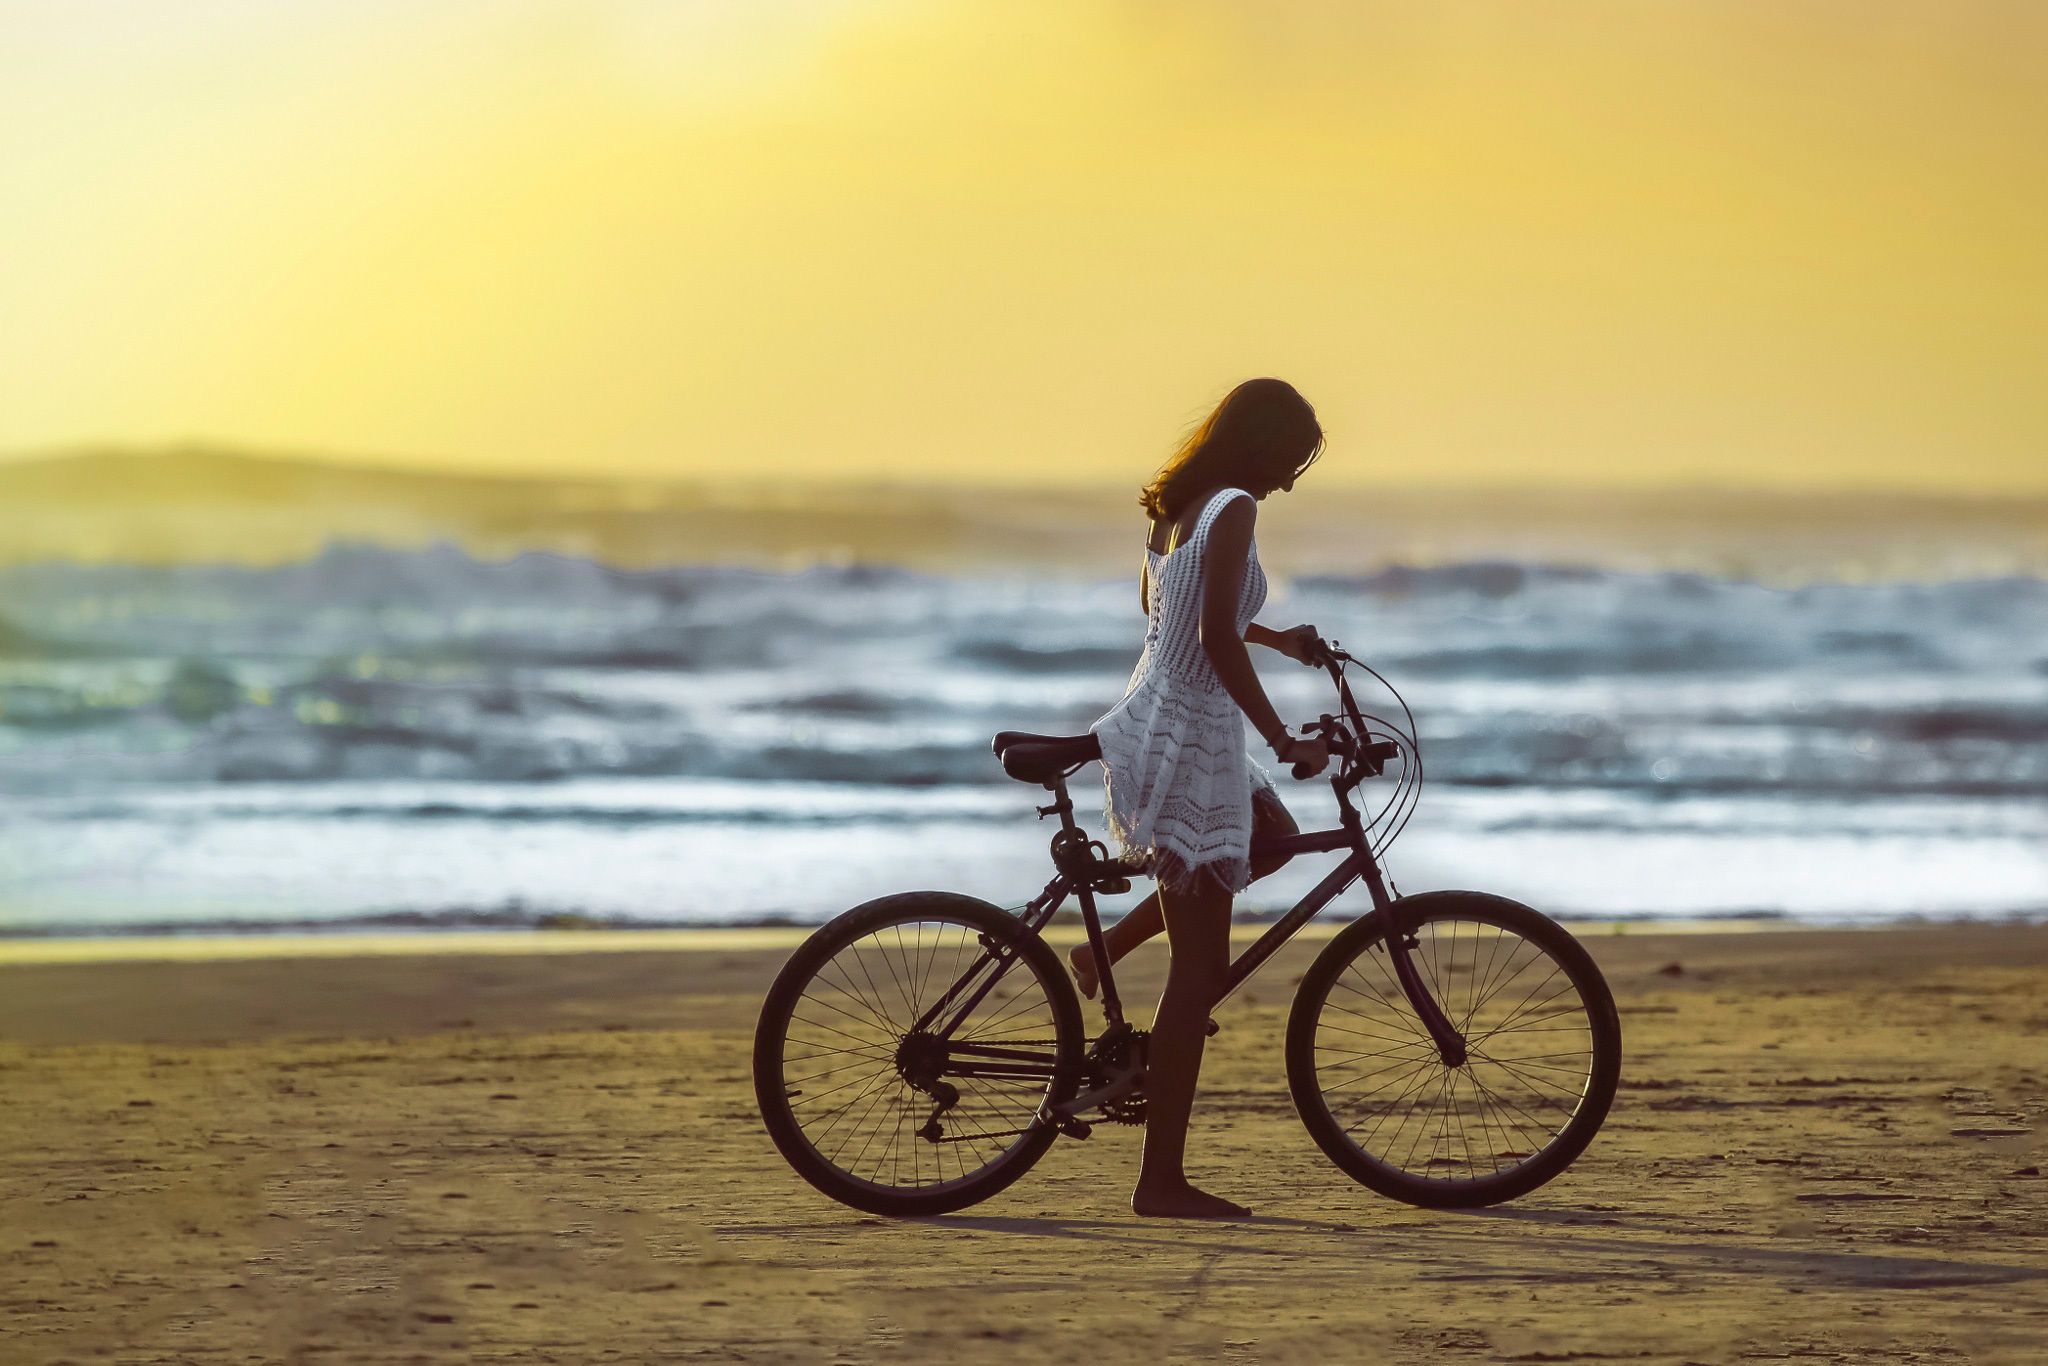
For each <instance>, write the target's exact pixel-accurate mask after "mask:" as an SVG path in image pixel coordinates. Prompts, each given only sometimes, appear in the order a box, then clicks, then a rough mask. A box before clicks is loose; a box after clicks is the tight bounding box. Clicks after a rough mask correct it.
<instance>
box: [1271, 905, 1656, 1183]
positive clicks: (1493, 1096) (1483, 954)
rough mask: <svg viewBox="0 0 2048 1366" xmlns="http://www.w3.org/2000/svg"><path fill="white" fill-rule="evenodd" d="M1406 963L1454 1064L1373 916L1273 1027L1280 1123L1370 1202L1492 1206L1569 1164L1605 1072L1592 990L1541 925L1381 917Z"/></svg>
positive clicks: (1573, 958) (1600, 998)
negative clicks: (1295, 1115) (1405, 930)
mask: <svg viewBox="0 0 2048 1366" xmlns="http://www.w3.org/2000/svg"><path fill="white" fill-rule="evenodd" d="M1397 904H1398V905H1399V906H1400V907H1401V908H1402V916H1403V920H1404V921H1405V923H1407V924H1408V925H1410V926H1412V928H1413V932H1414V935H1415V941H1416V944H1415V947H1414V948H1411V949H1410V950H1409V951H1408V953H1409V957H1410V959H1411V961H1412V962H1413V963H1414V965H1415V969H1416V971H1417V973H1418V974H1419V975H1420V976H1421V979H1422V982H1423V984H1424V985H1425V986H1426V987H1427V988H1428V990H1429V992H1430V994H1431V996H1433V997H1434V998H1435V1000H1436V1002H1437V1004H1438V1006H1439V1007H1441V1008H1442V1010H1443V1012H1444V1014H1445V1015H1446V1017H1447V1018H1448V1019H1449V1020H1450V1022H1451V1024H1452V1026H1453V1027H1454V1028H1456V1029H1457V1031H1458V1032H1459V1033H1460V1034H1461V1035H1463V1036H1464V1039H1465V1045H1466V1048H1467V1051H1468V1052H1467V1057H1466V1058H1465V1060H1464V1062H1463V1063H1462V1064H1461V1065H1459V1066H1457V1067H1450V1066H1447V1065H1446V1064H1445V1063H1444V1061H1443V1058H1442V1057H1441V1056H1440V1055H1439V1054H1438V1052H1437V1048H1436V1045H1435V1043H1434V1042H1433V1041H1432V1040H1431V1038H1430V1035H1429V1031H1428V1030H1427V1029H1426V1028H1425V1027H1424V1026H1423V1023H1422V1019H1421V1017H1420V1016H1418V1015H1417V1014H1416V1013H1415V1008H1414V1007H1413V1005H1411V1004H1410V1002H1409V1000H1408V997H1407V994H1406V993H1405V992H1404V991H1402V989H1401V985H1400V982H1399V981H1398V980H1397V978H1396V976H1395V972H1394V965H1393V963H1392V962H1391V961H1390V960H1389V958H1388V953H1387V946H1386V942H1385V940H1386V929H1387V927H1386V917H1385V916H1384V915H1383V914H1382V913H1379V912H1375V913H1373V914H1372V915H1369V916H1366V917H1365V918H1363V919H1361V920H1359V921H1358V922H1357V923H1355V924H1353V925H1351V926H1349V927H1348V928H1346V929H1345V930H1344V932H1343V933H1341V934H1339V935H1338V936H1337V937H1336V938H1335V939H1332V940H1331V941H1330V943H1329V946H1328V947H1327V948H1325V949H1324V950H1323V952H1322V954H1321V955H1320V956H1319V957H1318V958H1317V959H1316V961H1315V963H1314V965H1313V966H1312V967H1311V968H1310V969H1309V971H1308V973H1307V974H1306V975H1305V976H1304V977H1303V978H1302V982H1301V989H1300V992H1299V994H1298V995H1296V997H1295V999H1294V1009H1293V1013H1292V1015H1291V1016H1290V1018H1289V1020H1288V1026H1287V1079H1288V1085H1289V1087H1290V1089H1291V1090H1292V1091H1293V1093H1294V1105H1295V1109H1296V1110H1297V1111H1298V1112H1299V1113H1300V1115H1301V1119H1302V1123H1303V1124H1305V1125H1306V1126H1307V1127H1308V1131H1309V1133H1310V1134H1311V1135H1312V1136H1313V1137H1314V1138H1315V1140H1316V1144H1317V1146H1319V1147H1320V1148H1321V1149H1322V1150H1323V1152H1324V1153H1325V1155H1327V1156H1328V1157H1329V1158H1330V1160H1331V1161H1332V1162H1335V1163H1336V1164H1337V1166H1338V1167H1340V1168H1342V1169H1343V1170H1344V1171H1345V1172H1346V1173H1347V1174H1349V1175H1350V1176H1352V1177H1353V1178H1354V1179H1356V1180H1357V1181H1359V1182H1361V1183H1362V1184H1364V1185H1366V1186H1369V1187H1371V1188H1372V1189H1373V1190H1376V1191H1378V1192H1379V1193H1380V1194H1382V1195H1386V1196H1391V1197H1392V1198H1394V1199H1396V1200H1404V1201H1406V1202H1408V1203H1409V1204H1412V1205H1423V1206H1428V1207H1432V1208H1456V1207H1471V1206H1477V1205H1493V1204H1498V1203H1500V1202H1501V1201H1503V1200H1512V1199H1514V1198H1515V1197H1516V1196H1519V1195H1525V1194H1527V1193H1528V1192H1530V1191H1532V1190H1534V1189H1536V1188H1537V1187H1538V1186H1540V1185H1542V1184H1543V1183H1544V1182H1546V1181H1549V1180H1551V1179H1552V1178H1553V1177H1555V1176H1557V1175H1558V1173H1560V1172H1562V1171H1563V1170H1564V1169H1565V1168H1566V1167H1568V1166H1570V1165H1571V1163H1572V1161H1573V1160H1574V1159H1575V1158H1577V1157H1578V1155H1579V1154H1580V1153H1582V1152H1584V1151H1585V1148H1586V1145H1587V1144H1588V1143H1590V1142H1591V1141H1592V1139H1593V1135H1594V1134H1595V1133H1596V1132H1598V1130H1599V1128H1600V1124H1601V1122H1602V1121H1603V1120H1604V1119H1605V1118H1606V1117H1607V1109H1608V1107H1609V1106H1610V1105H1611V1104H1612V1103H1613V1101H1614V1089H1615V1084H1616V1080H1617V1078H1618V1077H1619V1075H1620V1071H1621V1023H1620V1020H1619V1018H1618V1017H1617V1015H1616V1014H1615V1009H1614V997H1613V995H1612V994H1611V993H1610V992H1609V991H1608V989H1607V982H1606V980H1605V979H1604V978H1603V977H1602V976H1601V975H1600V969H1599V968H1598V967H1596V966H1595V965H1594V963H1593V960H1592V958H1591V957H1590V956H1589V955H1588V954H1587V953H1586V951H1585V949H1584V948H1582V947H1581V946H1580V945H1579V943H1578V941H1577V940H1575V939H1573V938H1572V937H1571V935H1570V934H1568V933H1566V932H1565V930H1564V928H1563V927H1562V926H1560V925H1559V924H1557V922H1556V921H1554V920H1551V919H1550V918H1549V917H1547V916H1544V915H1542V914H1541V913H1539V912H1537V911H1534V910H1532V909H1530V908H1529V907H1527V906H1524V905H1522V904H1521V903H1519V902H1515V901H1509V900H1508V899H1506V898H1505V897H1497V896H1489V895H1486V894H1485V893H1482V892H1427V893H1424V894H1422V895H1420V896H1413V897H1406V898H1403V899H1402V900H1401V901H1400V902H1399V903H1397Z"/></svg>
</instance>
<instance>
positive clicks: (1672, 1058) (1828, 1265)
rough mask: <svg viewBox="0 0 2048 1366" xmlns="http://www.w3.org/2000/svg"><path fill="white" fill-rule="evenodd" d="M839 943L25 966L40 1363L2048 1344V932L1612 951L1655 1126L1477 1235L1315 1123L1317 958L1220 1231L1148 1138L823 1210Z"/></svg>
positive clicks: (1231, 1138) (1, 1301)
mask: <svg viewBox="0 0 2048 1366" xmlns="http://www.w3.org/2000/svg"><path fill="white" fill-rule="evenodd" d="M797 937H798V936H797V935H796V934H794V933H793V932H789V933H776V932H761V933H754V934H750V935H737V936H735V935H727V936H720V935H717V934H704V935H691V934H687V933H685V934H679V935H667V936H660V937H650V938H646V939H640V938H636V937H634V936H630V935H595V936H587V937H571V936H560V937H557V936H548V935H522V936H500V937H494V938H492V939H471V940H464V939H460V938H454V937H442V938H439V939H433V940H426V939H414V940H402V939H398V940H390V939H388V940H383V941H368V940H364V941H354V942H351V941H348V940H339V939H329V940H325V941H288V940H269V941H265V940H248V941H197V940H188V941H181V942H178V943H176V944H174V945H172V946H171V948H172V950H173V951H172V952H169V953H166V952H162V951H161V946H160V945H150V944H147V943H139V942H137V941H98V942H97V943H95V944H92V945H87V946H85V947H83V948H80V947H77V946H67V945H62V944H51V943H36V942H33V941H26V942H19V943H16V944H13V945H9V946H6V947H5V948H4V949H0V964H4V965H0V1094H4V1096H5V1098H6V1104H5V1106H4V1107H0V1126H4V1143H0V1205H4V1209H5V1217H4V1221H0V1273H4V1285H0V1359H4V1360H5V1361H8V1362H56V1361H78V1362H84V1361H98V1360H118V1361H123V1362H159V1361H162V1362H170V1361H177V1362H188V1361H189V1362H226V1361H236V1362H243V1361H286V1362H300V1361H305V1362H385V1361H486V1362H499V1361H519V1362H527V1361H533V1362H547V1361H554V1362H576V1361H603V1360H619V1361H694V1360H820V1361H870V1360H873V1361H882V1360H909V1361H949V1360H967V1359H976V1360H979V1359H1008V1360H1061V1361H1065V1360H1076V1361H1078V1360H1085V1359H1111V1360H1115V1359H1130V1358H1135V1357H1139V1356H1143V1357H1146V1358H1155V1357H1164V1358H1166V1359H1174V1360H1179V1359H1187V1360H1224V1361H1267V1360H1280V1361H1347V1360H1353V1361H1355V1360H1396V1361H1416V1362H1427V1361H1463V1360H1471V1361H1532V1362H1533V1361H1562V1360H1601V1359H1611V1360H1626V1361H1642V1362H1673V1363H1676V1362H1722V1361H1741V1360H1787V1359H1797V1360H1808V1359H1814V1360H1823V1361H1829V1360H1832V1361H1858V1362H1860V1361H1901V1362H1903V1361H2014V1362H2019V1361H2039V1360H2042V1359H2044V1357H2048V1177H2043V1176H2042V1175H2041V1171H2042V1167H2043V1161H2044V1159H2048V927H2020V926H1986V927H1975V928H1911V929H1896V930H1887V931H1827V932H1824V931H1787V930H1777V931H1766V932H1757V933H1740V934H1713V935H1708V934H1691V935H1674V934H1659V935H1651V934H1639V933H1629V934H1626V935H1617V934H1611V933H1600V934H1597V935H1590V936H1589V943H1590V945H1591V947H1592V948H1593V949H1594V950H1595V952H1596V956H1597V957H1598V958H1599V960H1600V962H1601V963H1602V965H1603V967H1604V969H1605V970H1606V972H1607V973H1608V975H1609V978H1610V980H1611V982H1612V984H1613V986H1614V988H1615V994H1616V996H1617V998H1618V1000H1619V1001H1620V1004H1621V1010H1622V1019H1623V1027H1624V1031H1625V1059H1624V1065H1623V1079H1622V1088H1621V1092H1620V1096H1619V1098H1618V1100H1617V1102H1616V1104H1615V1108H1614V1111H1613V1114H1612V1116H1611V1118H1610V1119H1609V1121H1608V1123H1607V1126H1606V1128H1605V1130H1604V1131H1603V1132H1602V1134H1601V1136H1600V1137H1599V1138H1598V1139H1597V1140H1596V1142H1595V1143H1594V1145H1593V1147H1592V1149H1591V1150H1590V1151H1589V1152H1588V1153H1587V1154H1586V1155H1585V1157H1584V1158H1582V1159H1581V1160H1580V1162H1579V1163H1578V1165H1577V1166H1576V1167H1575V1168H1574V1169H1573V1170H1571V1171H1570V1172H1568V1173H1567V1174H1566V1175H1565V1176H1564V1177H1562V1178H1561V1179H1559V1180H1558V1181H1556V1182H1554V1183H1552V1184H1551V1185H1550V1186H1548V1187H1546V1188H1545V1189H1543V1190H1541V1191H1538V1192H1537V1193H1535V1194H1534V1195H1532V1196H1530V1197H1527V1198H1525V1199H1524V1200H1522V1201H1520V1202H1519V1203H1516V1204H1514V1205H1511V1206H1508V1207H1504V1208H1501V1209H1496V1210H1492V1211H1486V1212H1480V1213H1471V1214H1447V1213H1435V1212H1429V1211H1423V1210H1417V1209H1412V1208H1408V1207H1406V1206H1402V1205H1398V1204H1392V1203H1389V1202H1387V1201H1385V1200H1383V1199H1380V1198H1378V1197H1375V1196H1373V1195H1372V1194H1371V1193H1370V1192H1368V1191H1366V1190H1364V1189H1363V1188H1361V1187H1358V1186H1356V1185H1354V1184H1352V1183H1350V1182H1349V1181H1347V1180H1346V1179H1345V1178H1344V1177H1342V1176H1341V1175H1340V1174H1339V1173H1338V1172H1337V1171H1336V1170H1335V1169H1333V1168H1332V1167H1330V1166H1329V1165H1328V1164H1327V1163H1326V1162H1325V1161H1324V1160H1323V1159H1322V1158H1321V1156H1320V1155H1319V1154H1318V1153H1317V1151H1316V1150H1315V1148H1314V1147H1313V1145H1312V1144H1311V1142H1310V1141H1309V1139H1308V1137H1307V1135H1306V1134H1305V1133H1304V1131H1303V1130H1302V1128H1301V1126H1300V1124H1299V1123H1298V1121H1297V1120H1296V1119H1295V1117H1294V1114H1293V1111H1292V1109H1291V1106H1290V1104H1289V1101H1288V1098H1287V1094H1286V1087H1285V1080H1284V1076H1283V1072H1282V1066H1281V1047H1280V1042H1281V1032H1282V1027H1283V1022H1284V1019H1285V1012H1286V1006H1287V1002H1288V999H1289V996H1290V993H1291V983H1292V981H1293V979H1294V978H1295V977H1296V976H1297V975H1298V974H1299V973H1300V972H1301V971H1302V969H1303V967H1304V966H1305V965H1306V963H1307V961H1308V958H1309V956H1310V955H1311V954H1312V953H1313V952H1314V951H1315V949H1316V948H1317V947H1318V945H1316V944H1315V943H1312V942H1308V943H1300V944H1297V945H1295V946H1293V947H1291V948H1290V949H1289V950H1288V951H1287V953H1286V954H1285V955H1284V956H1283V957H1282V958H1280V959H1278V960H1276V961H1275V962H1274V963H1273V964H1271V965H1269V966H1268V968H1267V969H1266V970H1265V971H1264V972H1263V973H1262V974H1261V976H1260V977H1259V978H1257V979H1255V980H1254V982H1253V983H1252V985H1251V987H1250V989H1249V992H1248V994H1247V995H1245V996H1243V997H1240V998H1239V999H1237V1000H1235V1001H1233V1002H1232V1003H1231V1004H1230V1005H1229V1007H1228V1008H1227V1009H1226V1010H1225V1012H1224V1013H1223V1014H1222V1016H1221V1023H1222V1026H1223V1030H1222V1033H1221V1035H1220V1036H1219V1038H1218V1039H1217V1040H1216V1041H1215V1042H1214V1044H1213V1045H1212V1049H1213V1051H1212V1053H1211V1055H1210V1061H1209V1064H1208V1067H1207V1070H1206V1072H1205V1076H1204V1089H1203V1095H1202V1099H1201V1100H1200V1102H1199V1105H1198V1110H1197V1118H1196V1132H1195V1140H1194V1149H1193V1154H1194V1155H1193V1161H1192V1163H1191V1166H1192V1167H1193V1169H1194V1170H1195V1171H1196V1173H1197V1174H1198V1179H1206V1181H1207V1182H1208V1184H1210V1185H1211V1186H1212V1187H1213V1188H1214V1189H1216V1190H1217V1191H1219V1192H1220V1193H1223V1194H1226V1195H1229V1196H1232V1197H1234V1198H1238V1199H1241V1200H1244V1201H1246V1202H1248V1203H1249V1204H1251V1205H1252V1206H1253V1207H1254V1209H1255V1211H1256V1216H1257V1217H1256V1218H1255V1219H1254V1220H1253V1221H1251V1222H1248V1223H1234V1224H1222V1225H1188V1224H1165V1223H1157V1222H1149V1221H1144V1220H1139V1219H1136V1218H1134V1217H1132V1216H1131V1215H1130V1213H1129V1212H1128V1208H1127V1205H1126V1203H1125V1201H1126V1198H1127V1196H1128V1193H1129V1188H1130V1184H1131V1180H1132V1176H1133V1173H1134V1171H1135V1164H1136V1158H1137V1152H1138V1134H1137V1132H1136V1131H1134V1130H1127V1129H1098V1130H1097V1131H1096V1134H1095V1136H1094V1137H1093V1138H1091V1139H1089V1140H1088V1141H1087V1142H1085V1143H1080V1142H1072V1141H1063V1142H1061V1143H1060V1144H1059V1145H1057V1146H1056V1147H1055V1148H1054V1149H1053V1151H1052V1152H1051V1154H1050V1155H1049V1156H1048V1157H1047V1158H1046V1159H1045V1161H1044V1162H1043V1163H1041V1164H1040V1165H1039V1167H1038V1168H1037V1169H1036V1170H1035V1171H1033V1172H1032V1173H1031V1174H1030V1175H1029V1176H1028V1177H1026V1178H1025V1179H1024V1180H1023V1181H1022V1182H1021V1183H1019V1184H1018V1185H1017V1186H1015V1187H1013V1188H1012V1189H1011V1190H1010V1191H1008V1192H1006V1193H1005V1194H1003V1195H1001V1196H999V1197H997V1198H996V1199H994V1200H992V1201H990V1202H988V1203H987V1204H984V1205H982V1206H979V1207H977V1208H975V1209H974V1210H972V1211H969V1212H967V1213H964V1214H960V1215H955V1216H950V1217H945V1218H938V1219H930V1220H922V1221H911V1222H902V1223H896V1222H888V1221H883V1220H879V1219H875V1218H871V1217H868V1216H864V1215H861V1214H859V1213H856V1212H855V1211H852V1210H848V1209H843V1208H840V1207H838V1206H836V1205H834V1204H832V1203H830V1202H828V1201H827V1200H825V1199H824V1198H823V1197H821V1196H819V1195H817V1194H816V1193H815V1192H813V1191H812V1190H811V1189H810V1188H809V1187H808V1186H805V1185H804V1184H802V1183H801V1182H800V1181H799V1180H798V1179H797V1178H796V1177H795V1176H794V1175H793V1174H792V1173H791V1172H790V1171H789V1170H788V1169H787V1168H786V1167H785V1166H784V1165H783V1163H782V1161H781V1160H780V1158H779V1157H778V1156H777V1155H776V1153H775V1152H774V1150H773V1148H772V1147H771V1146H770V1144H769V1142H768V1140H767V1138H766V1136H765V1134H764V1133H763V1131H762V1128H761V1125H760V1122H759V1120H758V1118H757V1117H756V1114H755V1111H754V1103H753V1097H752V1091H751V1086H750V1083H749V1079H748V1072H747V1049H748V1046H749V1042H750V1039H751V1033H752V1026H753V1019H754V1012H755V1009H756V1008H757V1006H758V1003H759V1001H760V998H761V996H762V994H763V992H764V991H765V989H766V986H767V983H768V981H769V979H770V977H771V976H772V974H773V972H774V971H775V969H776V967H777V966H778V965H779V963H780V962H781V961H782V959H783V957H784V956H785V955H786V954H787V952H788V949H789V946H790V945H791V944H793V943H794V942H795V940H796V938H797ZM308 943H311V944H312V945H313V946H315V947H317V948H318V949H319V951H317V952H309V951H305V950H306V949H307V947H308ZM425 950H431V951H425ZM600 950H602V951H600ZM1159 966H1160V962H1159V958H1158V956H1156V955H1155V956H1154V957H1152V958H1150V959H1147V960H1145V961H1144V962H1143V965H1142V970H1141V971H1140V972H1139V974H1138V978H1139V980H1138V983H1137V988H1138V991H1139V992H1140V993H1143V995H1144V996H1149V994H1150V993H1151V992H1153V991H1155V990H1156V986H1157V972H1158V968H1159ZM1142 998H1143V997H1141V999H1142Z"/></svg>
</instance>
